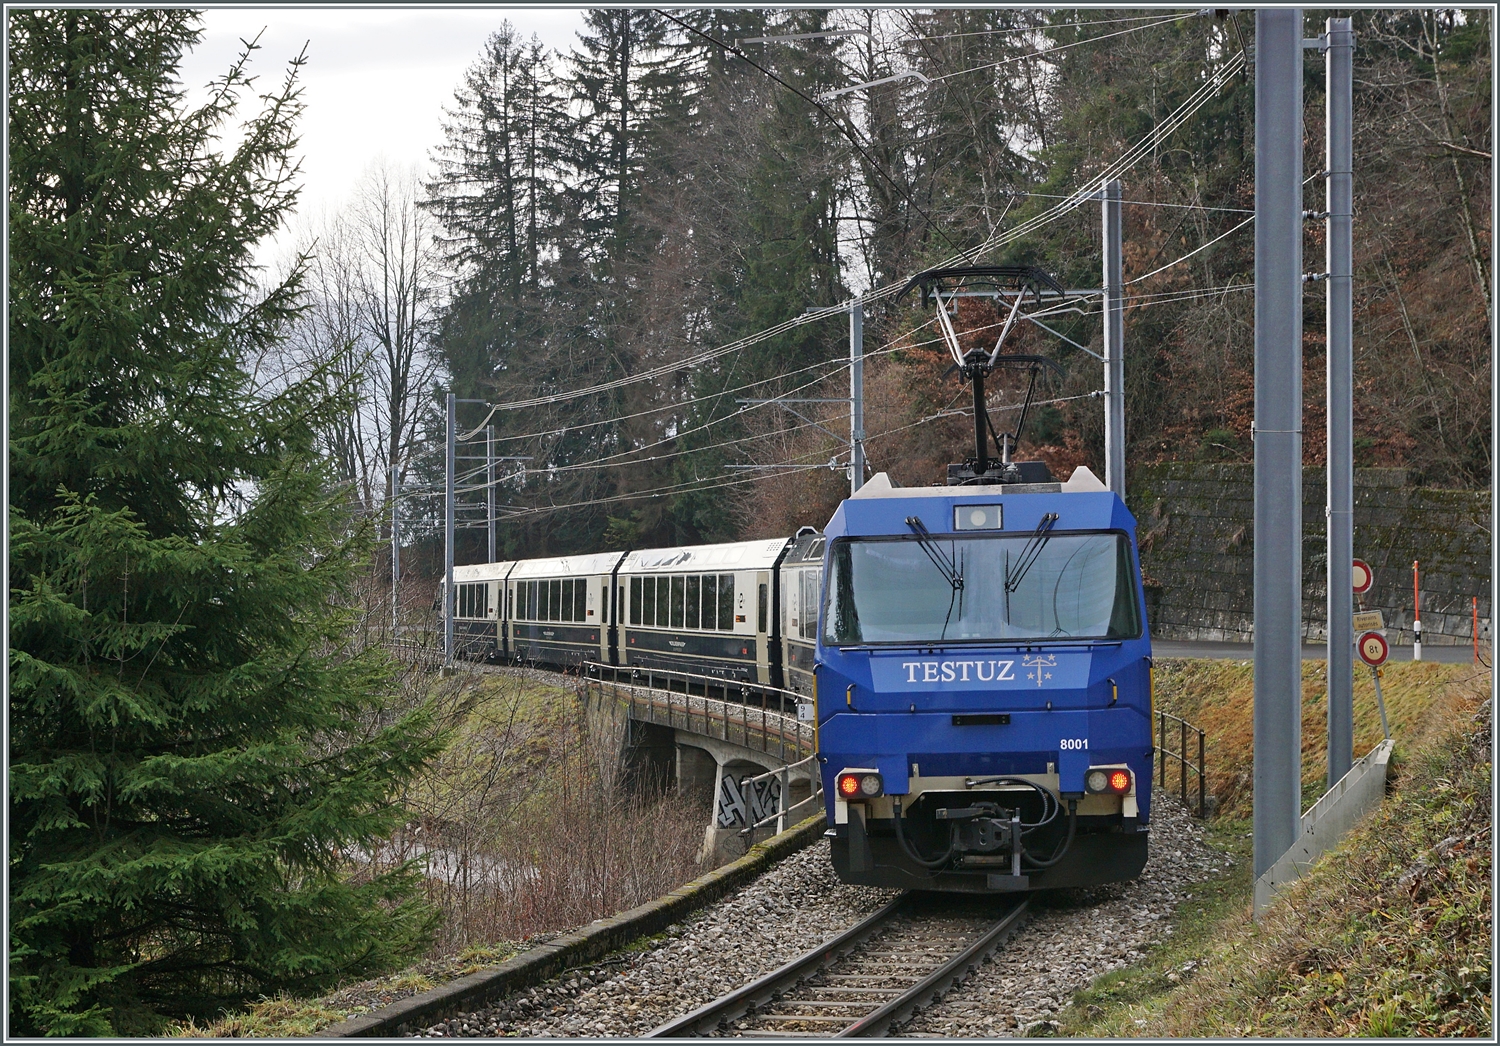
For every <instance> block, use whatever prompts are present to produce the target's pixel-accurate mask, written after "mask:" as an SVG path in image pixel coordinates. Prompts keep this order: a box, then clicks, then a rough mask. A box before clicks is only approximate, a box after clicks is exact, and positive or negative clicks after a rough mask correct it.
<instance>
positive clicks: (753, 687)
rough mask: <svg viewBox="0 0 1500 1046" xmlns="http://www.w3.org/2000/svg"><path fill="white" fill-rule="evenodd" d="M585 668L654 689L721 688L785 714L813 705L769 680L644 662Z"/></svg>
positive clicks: (596, 675) (722, 695)
mask: <svg viewBox="0 0 1500 1046" xmlns="http://www.w3.org/2000/svg"><path fill="white" fill-rule="evenodd" d="M581 671H582V672H583V674H585V675H587V676H589V677H591V678H593V679H610V680H613V681H614V682H621V681H623V682H626V683H628V684H630V685H631V686H644V687H646V688H647V689H650V690H669V691H675V692H678V693H684V694H702V695H704V696H708V695H709V694H710V693H712V692H714V691H717V692H718V697H719V699H720V700H723V701H732V702H734V703H736V704H742V705H754V706H755V707H757V708H772V707H774V708H775V709H776V711H778V712H780V713H782V714H787V713H790V714H793V715H795V714H796V713H797V709H798V707H799V706H800V705H802V704H810V702H809V701H808V700H807V698H806V697H804V696H802V695H801V694H798V693H795V692H793V691H791V690H783V689H781V688H780V687H775V686H771V685H770V684H769V683H750V682H746V681H744V680H740V679H728V678H725V677H723V676H706V675H703V674H701V673H697V672H684V671H682V670H680V669H676V668H648V667H646V666H644V665H606V664H604V663H603V662H601V661H584V662H583V663H582V669H581Z"/></svg>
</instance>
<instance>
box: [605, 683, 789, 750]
mask: <svg viewBox="0 0 1500 1046" xmlns="http://www.w3.org/2000/svg"><path fill="white" fill-rule="evenodd" d="M616 671H617V670H616V669H614V668H613V667H611V666H609V665H596V664H586V665H585V666H584V675H583V677H582V680H581V682H582V685H583V689H584V693H585V695H587V696H588V698H589V699H590V700H592V701H595V702H598V703H602V702H604V701H613V702H614V703H616V704H618V705H621V706H623V707H625V708H626V709H628V710H629V713H630V718H632V719H636V720H640V721H643V722H648V723H656V724H657V725H659V726H666V727H671V728H672V729H674V730H683V731H686V732H687V733H690V734H700V735H703V736H705V737H709V738H714V739H716V740H719V741H723V742H725V743H726V744H731V745H736V746H738V747H740V748H745V749H749V750H750V751H752V752H759V753H761V754H763V755H768V756H771V757H772V758H773V759H775V760H776V764H775V765H778V766H781V765H785V764H787V763H794V762H798V761H800V760H803V759H805V758H807V757H808V756H810V755H812V754H813V752H814V750H815V749H816V747H817V734H816V730H815V729H814V727H813V724H812V723H811V722H805V721H802V720H800V719H799V718H797V715H796V713H795V710H796V709H797V707H798V705H799V704H805V703H806V700H805V699H804V698H802V697H801V695H799V694H794V693H792V692H791V691H789V690H777V689H776V688H774V687H768V686H761V685H758V684H749V683H746V684H742V683H738V682H735V681H734V680H719V679H712V678H710V677H707V676H694V675H691V674H689V673H687V672H664V671H662V670H660V669H657V670H655V671H645V670H643V671H642V672H641V673H640V675H639V678H638V679H637V678H635V677H630V676H627V677H626V679H627V680H629V681H626V682H622V681H621V680H620V679H619V678H618V677H617V676H614V675H613V673H615V672H616ZM620 674H621V675H623V674H624V673H623V672H621V673H620ZM695 689H696V690H697V691H698V692H697V693H694V692H693V691H694V690H695ZM715 691H717V692H718V694H719V696H713V695H714V693H715ZM752 702H753V703H752Z"/></svg>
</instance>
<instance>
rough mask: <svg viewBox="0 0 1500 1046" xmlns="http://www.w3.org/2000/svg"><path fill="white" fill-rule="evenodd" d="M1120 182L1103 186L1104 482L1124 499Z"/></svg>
mask: <svg viewBox="0 0 1500 1046" xmlns="http://www.w3.org/2000/svg"><path fill="white" fill-rule="evenodd" d="M1121 249H1122V248H1121V234H1120V183H1119V182H1118V181H1110V182H1105V183H1104V482H1105V485H1106V486H1108V487H1109V489H1110V490H1112V491H1114V492H1115V493H1116V494H1118V495H1119V496H1120V500H1121V501H1123V500H1125V303H1124V297H1125V280H1124V267H1123V263H1122V261H1121Z"/></svg>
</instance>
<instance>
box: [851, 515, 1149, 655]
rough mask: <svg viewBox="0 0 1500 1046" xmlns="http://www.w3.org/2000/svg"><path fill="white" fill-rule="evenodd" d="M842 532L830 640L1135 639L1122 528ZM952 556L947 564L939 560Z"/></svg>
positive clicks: (1135, 591)
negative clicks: (849, 535) (930, 547)
mask: <svg viewBox="0 0 1500 1046" xmlns="http://www.w3.org/2000/svg"><path fill="white" fill-rule="evenodd" d="M922 540H923V539H920V538H918V537H916V536H915V535H913V536H912V537H910V538H907V537H900V538H872V539H858V538H854V539H840V540H839V541H836V542H835V543H834V546H833V556H832V559H831V564H830V566H831V575H830V577H829V583H828V586H827V592H826V595H825V600H826V613H825V625H824V640H825V641H826V642H828V643H833V644H838V645H857V644H858V645H862V644H868V643H934V642H939V643H940V642H954V643H964V642H1013V641H1035V640H1065V639H1134V638H1136V637H1137V636H1139V635H1140V634H1141V619H1140V612H1139V599H1140V596H1139V588H1138V585H1137V581H1136V576H1135V569H1134V565H1133V563H1132V560H1131V555H1130V541H1129V539H1128V538H1127V537H1126V536H1125V535H1124V534H1121V533H1118V532H1113V531H1095V532H1083V533H1071V534H1069V533H1062V534H1058V533H1055V532H1054V533H1047V534H1043V535H1041V536H1038V535H1035V534H1030V533H1027V534H1016V533H1011V534H996V535H985V536H979V535H975V536H972V537H971V536H968V535H967V534H966V535H965V536H963V537H941V538H940V537H932V538H928V539H926V540H928V541H930V542H932V543H934V544H936V545H937V546H938V548H937V549H936V551H938V552H941V553H942V555H938V556H932V557H930V556H929V555H928V552H927V550H926V549H924V547H923V543H922ZM944 562H946V563H947V564H951V570H950V569H949V567H948V566H940V565H939V564H940V563H944Z"/></svg>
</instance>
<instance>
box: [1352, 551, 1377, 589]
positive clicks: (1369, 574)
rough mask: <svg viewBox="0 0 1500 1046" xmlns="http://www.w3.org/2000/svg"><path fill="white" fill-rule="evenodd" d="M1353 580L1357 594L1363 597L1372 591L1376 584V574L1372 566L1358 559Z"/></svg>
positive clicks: (1355, 563)
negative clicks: (1373, 585)
mask: <svg viewBox="0 0 1500 1046" xmlns="http://www.w3.org/2000/svg"><path fill="white" fill-rule="evenodd" d="M1351 580H1352V581H1353V582H1354V591H1355V594H1356V595H1363V594H1364V593H1366V592H1368V591H1370V586H1371V585H1372V584H1374V583H1375V572H1374V571H1373V570H1371V569H1370V565H1369V564H1368V563H1366V562H1365V561H1364V560H1362V559H1356V560H1355V561H1354V571H1353V577H1352V578H1351Z"/></svg>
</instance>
